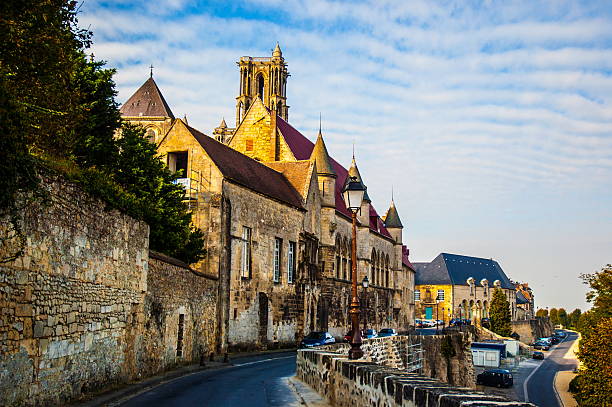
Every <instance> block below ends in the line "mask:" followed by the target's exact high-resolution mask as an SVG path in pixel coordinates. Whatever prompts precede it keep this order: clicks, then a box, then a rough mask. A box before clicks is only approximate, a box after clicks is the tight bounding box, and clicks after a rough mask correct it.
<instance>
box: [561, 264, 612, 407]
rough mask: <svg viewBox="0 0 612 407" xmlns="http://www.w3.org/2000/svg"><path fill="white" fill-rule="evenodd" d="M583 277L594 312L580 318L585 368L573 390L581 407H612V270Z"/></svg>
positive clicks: (581, 357) (582, 355) (574, 383)
mask: <svg viewBox="0 0 612 407" xmlns="http://www.w3.org/2000/svg"><path fill="white" fill-rule="evenodd" d="M581 277H582V279H583V281H584V282H585V283H586V284H588V285H589V287H590V291H589V292H588V293H587V301H588V302H591V303H593V308H591V309H590V310H588V311H587V312H584V313H581V315H580V317H579V322H578V329H579V331H580V333H581V334H582V340H581V341H580V350H579V352H578V358H579V359H580V361H581V362H582V363H583V368H582V369H581V371H580V372H579V374H578V376H576V378H575V379H574V380H573V381H572V385H571V388H572V391H573V392H574V396H575V398H576V400H577V401H578V404H579V405H580V406H583V407H596V406H608V405H612V369H610V366H612V345H611V344H612V330H611V329H610V327H611V326H612V266H611V265H610V264H608V265H607V266H605V267H604V268H602V270H601V271H600V272H597V273H593V274H585V275H582V276H581ZM572 314H573V312H572Z"/></svg>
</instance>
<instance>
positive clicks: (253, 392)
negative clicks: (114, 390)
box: [119, 352, 300, 407]
mask: <svg viewBox="0 0 612 407" xmlns="http://www.w3.org/2000/svg"><path fill="white" fill-rule="evenodd" d="M232 363H233V364H234V366H232V367H229V368H224V369H215V370H204V371H201V372H197V373H193V374H190V375H188V376H184V377H181V378H178V379H175V380H173V381H171V382H169V383H165V384H162V385H160V386H158V387H155V388H153V389H151V390H149V391H147V392H145V393H141V394H140V395H138V396H136V397H133V398H131V399H129V400H127V401H125V402H123V403H120V404H119V405H121V406H126V407H127V406H129V407H136V406H146V407H152V406H211V407H212V406H215V407H234V406H238V407H247V406H248V407H277V406H278V407H280V406H299V405H300V402H299V400H298V398H297V396H296V395H295V393H294V392H293V390H292V389H291V388H290V387H289V384H288V383H287V378H289V377H291V376H293V375H294V374H295V352H291V353H281V354H274V355H269V354H268V355H261V356H251V357H245V358H241V359H236V360H232Z"/></svg>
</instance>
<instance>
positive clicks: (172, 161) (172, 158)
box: [168, 151, 189, 178]
mask: <svg viewBox="0 0 612 407" xmlns="http://www.w3.org/2000/svg"><path fill="white" fill-rule="evenodd" d="M188 161H189V153H188V152H187V151H175V152H172V153H168V168H169V169H170V171H172V172H179V171H181V175H180V176H181V178H187V162H188Z"/></svg>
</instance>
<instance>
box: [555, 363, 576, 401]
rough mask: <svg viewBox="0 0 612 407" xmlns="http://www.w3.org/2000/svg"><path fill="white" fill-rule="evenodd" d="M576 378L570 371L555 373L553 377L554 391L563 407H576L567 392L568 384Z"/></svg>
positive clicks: (572, 397)
mask: <svg viewBox="0 0 612 407" xmlns="http://www.w3.org/2000/svg"><path fill="white" fill-rule="evenodd" d="M575 376H576V373H574V372H572V371H571V370H567V371H563V372H557V374H556V375H555V382H554V383H555V391H556V392H557V396H559V400H560V401H561V405H562V406H563V407H578V403H577V402H576V399H574V396H573V395H572V393H570V392H569V382H570V381H572V379H573V378H574V377H575Z"/></svg>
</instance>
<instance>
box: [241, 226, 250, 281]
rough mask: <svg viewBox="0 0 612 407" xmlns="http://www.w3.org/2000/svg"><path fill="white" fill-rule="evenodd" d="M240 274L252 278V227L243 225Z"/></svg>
mask: <svg viewBox="0 0 612 407" xmlns="http://www.w3.org/2000/svg"><path fill="white" fill-rule="evenodd" d="M241 260H242V261H241V264H240V276H241V277H242V278H251V228H248V227H246V226H243V227H242V259H241Z"/></svg>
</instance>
